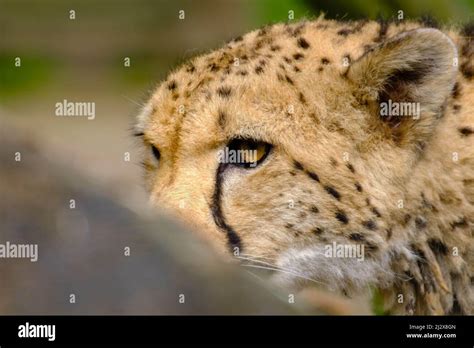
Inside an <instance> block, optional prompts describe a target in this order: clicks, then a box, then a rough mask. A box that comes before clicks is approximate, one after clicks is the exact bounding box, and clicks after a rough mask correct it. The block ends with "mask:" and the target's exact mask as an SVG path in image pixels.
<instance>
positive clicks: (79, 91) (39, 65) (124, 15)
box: [0, 0, 474, 206]
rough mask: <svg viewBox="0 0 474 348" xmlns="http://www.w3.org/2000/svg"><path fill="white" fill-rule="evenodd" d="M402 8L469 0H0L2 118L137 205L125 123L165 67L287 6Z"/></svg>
mask: <svg viewBox="0 0 474 348" xmlns="http://www.w3.org/2000/svg"><path fill="white" fill-rule="evenodd" d="M71 10H73V11H74V17H75V19H71V18H70V16H71V12H70V11H71ZM181 10H184V19H180V18H179V14H180V12H179V11H181ZM399 10H403V11H404V16H405V18H415V17H421V16H424V15H428V14H429V15H432V16H433V18H435V19H436V20H437V21H438V22H440V23H462V22H466V21H468V20H469V16H472V13H473V11H474V0H457V1H451V0H417V1H412V0H386V1H377V0H352V1H346V0H331V1H328V0H319V1H311V0H226V1H223V0H220V1H219V0H200V1H192V0H188V1H182V0H178V1H176V0H173V1H171V0H102V1H93V0H76V1H74V0H68V1H64V0H42V1H35V0H0V23H1V31H0V35H1V37H0V117H1V120H3V121H4V122H8V124H9V125H13V126H16V127H20V128H21V129H23V130H26V131H28V132H29V134H30V135H31V137H34V138H36V139H38V140H39V143H40V144H41V146H46V147H48V151H52V153H53V156H55V157H56V158H57V159H59V160H62V161H65V163H66V164H67V165H68V166H70V167H77V168H79V169H81V170H84V171H87V172H88V173H89V174H90V175H92V176H94V178H96V182H97V184H98V185H99V186H101V187H103V188H106V189H107V188H108V189H109V191H110V192H111V193H112V194H114V195H116V196H118V197H120V198H122V199H123V200H124V202H125V203H126V204H128V205H130V206H136V205H137V204H140V203H141V202H142V201H143V199H144V193H143V190H142V188H141V185H140V167H139V165H137V163H138V162H139V155H138V154H137V153H136V151H137V146H136V145H135V144H134V142H133V141H132V140H131V137H130V132H129V130H130V128H131V125H132V124H133V116H134V115H135V114H136V113H137V112H138V109H139V107H140V105H141V104H142V103H143V102H144V101H145V100H146V97H147V96H148V95H149V93H150V92H151V90H152V88H153V86H155V85H156V84H157V83H158V82H159V81H160V80H161V79H163V78H164V77H165V75H166V73H167V72H168V71H169V70H170V69H172V68H173V67H175V66H177V65H178V64H179V63H180V62H182V61H184V60H185V59H187V58H189V57H191V56H193V55H195V54H198V53H202V52H205V51H207V50H211V49H213V48H217V47H219V46H220V45H221V44H223V43H224V42H225V41H227V40H229V39H231V38H233V37H235V36H237V35H240V34H242V33H245V32H247V31H249V30H252V29H255V28H257V27H259V26H262V25H264V24H267V23H273V22H279V21H286V20H287V19H288V11H294V16H295V20H297V19H299V18H311V17H317V16H318V15H319V14H320V13H321V12H325V13H326V16H327V17H329V18H342V19H357V18H363V17H369V18H376V17H378V16H382V17H384V18H391V17H394V16H396V14H397V11H399ZM15 58H20V59H21V66H15ZM126 58H129V60H130V64H129V66H125V65H126V64H125V60H126ZM64 99H67V100H68V101H73V102H74V101H85V102H95V104H96V118H95V119H94V120H87V119H85V118H84V117H79V118H74V117H66V118H61V117H55V115H54V111H55V104H56V103H57V102H61V101H63V100H64ZM125 152H129V153H130V154H131V157H130V162H126V161H124V153H125Z"/></svg>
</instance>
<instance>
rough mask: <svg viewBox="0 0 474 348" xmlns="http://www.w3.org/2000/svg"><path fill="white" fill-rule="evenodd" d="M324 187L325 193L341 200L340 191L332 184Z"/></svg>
mask: <svg viewBox="0 0 474 348" xmlns="http://www.w3.org/2000/svg"><path fill="white" fill-rule="evenodd" d="M324 189H325V190H326V192H327V193H329V194H330V195H331V196H333V197H334V198H336V199H337V200H338V201H339V200H341V195H340V193H339V192H338V191H337V190H336V189H335V188H334V187H332V186H324Z"/></svg>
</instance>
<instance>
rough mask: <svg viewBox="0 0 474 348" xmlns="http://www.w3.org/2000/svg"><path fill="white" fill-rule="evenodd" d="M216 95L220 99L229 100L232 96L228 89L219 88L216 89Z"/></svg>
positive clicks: (230, 90)
mask: <svg viewBox="0 0 474 348" xmlns="http://www.w3.org/2000/svg"><path fill="white" fill-rule="evenodd" d="M217 94H218V95H219V96H221V97H222V98H229V97H230V95H231V94H232V89H231V88H230V87H219V88H218V89H217Z"/></svg>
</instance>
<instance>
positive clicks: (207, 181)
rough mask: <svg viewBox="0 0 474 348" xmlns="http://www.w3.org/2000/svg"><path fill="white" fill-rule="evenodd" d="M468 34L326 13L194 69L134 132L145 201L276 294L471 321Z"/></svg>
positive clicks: (473, 164)
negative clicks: (298, 293) (230, 156)
mask: <svg viewBox="0 0 474 348" xmlns="http://www.w3.org/2000/svg"><path fill="white" fill-rule="evenodd" d="M473 33H474V25H473V24H469V25H466V26H465V27H464V28H462V29H456V28H448V29H446V28H436V27H433V26H432V25H430V23H424V22H423V21H398V22H396V21H382V20H380V21H371V20H360V21H349V22H348V21H336V20H329V19H325V18H324V16H320V17H319V18H317V19H314V20H304V21H300V22H294V23H279V24H274V25H269V26H265V27H263V28H261V29H258V30H255V31H252V32H250V33H247V34H246V35H243V36H239V37H237V38H235V39H233V40H231V41H229V42H228V43H226V44H225V45H224V46H223V47H222V48H220V49H217V50H214V51H212V52H210V53H207V54H203V55H201V56H197V57H195V58H192V59H190V60H189V61H188V62H187V63H185V64H184V65H182V66H181V67H179V68H177V69H176V70H174V71H172V72H171V73H170V74H169V75H168V77H167V78H166V80H165V81H163V82H162V83H161V84H159V86H158V87H157V88H156V90H154V91H153V94H152V95H151V97H150V98H149V100H148V101H147V102H146V104H145V105H144V107H143V108H142V110H141V112H140V114H139V115H138V117H137V122H136V126H135V128H134V131H135V132H136V134H135V135H137V136H139V137H140V138H141V139H142V141H143V144H144V146H145V148H146V153H145V155H144V161H143V165H144V168H145V181H146V187H147V189H148V191H149V195H150V201H151V203H152V204H153V205H156V206H159V207H162V208H163V209H165V210H166V211H168V212H169V213H170V214H173V215H175V216H177V217H179V218H181V219H183V220H184V221H186V222H187V223H188V224H189V225H190V226H192V227H193V230H195V231H196V233H197V234H198V235H199V236H201V237H202V238H204V239H206V240H207V241H208V242H209V243H211V244H212V245H213V246H214V247H215V248H216V250H217V251H218V252H220V253H221V254H222V255H223V257H224V258H225V257H227V256H230V257H234V258H235V259H237V260H238V261H241V262H244V261H245V262H247V265H249V266H254V267H259V266H261V268H266V269H268V270H270V271H271V272H270V277H269V278H270V280H269V281H270V282H271V284H275V285H278V286H282V287H284V288H288V289H307V288H309V287H311V286H319V287H322V288H325V289H329V290H331V291H334V292H336V293H339V294H342V295H343V296H348V297H352V296H355V295H357V294H364V293H367V292H370V291H373V289H376V290H377V291H379V292H380V294H382V296H383V299H384V306H385V309H386V311H387V313H391V314H408V315H410V314H429V315H434V314H473V308H474V295H473V285H472V283H473V279H474V278H473V276H474V244H473V243H474V240H473V232H474V103H473V100H474V84H473V74H474V42H473ZM382 109H383V110H384V111H383V112H382ZM223 149H227V150H228V151H234V152H235V151H248V155H244V156H241V158H240V160H238V161H234V162H233V161H230V160H228V161H225V160H222V158H220V157H219V154H221V153H222V150H223ZM251 155H252V156H251ZM219 158H220V159H219ZM351 251H353V252H351ZM226 255H227V256H226ZM356 256H357V257H356ZM358 256H360V257H358Z"/></svg>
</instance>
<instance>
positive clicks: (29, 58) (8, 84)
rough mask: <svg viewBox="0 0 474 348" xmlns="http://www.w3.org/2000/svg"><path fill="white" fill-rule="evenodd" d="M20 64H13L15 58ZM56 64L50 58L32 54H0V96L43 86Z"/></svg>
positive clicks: (8, 95)
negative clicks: (17, 58) (19, 60)
mask: <svg viewBox="0 0 474 348" xmlns="http://www.w3.org/2000/svg"><path fill="white" fill-rule="evenodd" d="M16 57H19V58H20V59H21V66H18V67H17V66H15V58H16ZM55 66H56V64H55V63H54V61H53V60H52V59H50V58H46V57H41V56H33V55H22V54H18V55H7V54H0V97H2V98H3V97H11V96H15V95H17V94H20V93H25V92H32V91H34V90H37V89H40V88H41V87H44V85H45V83H47V81H49V80H50V79H51V77H52V76H51V74H52V73H53V71H54V70H55Z"/></svg>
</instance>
